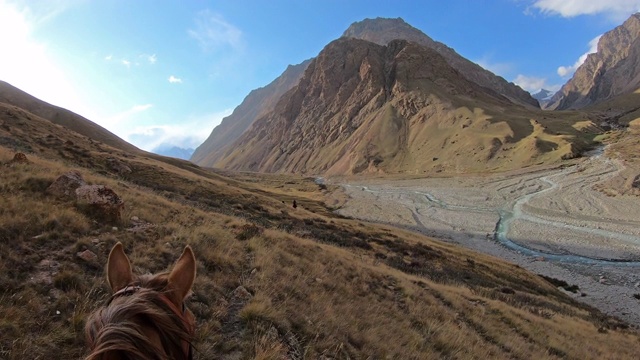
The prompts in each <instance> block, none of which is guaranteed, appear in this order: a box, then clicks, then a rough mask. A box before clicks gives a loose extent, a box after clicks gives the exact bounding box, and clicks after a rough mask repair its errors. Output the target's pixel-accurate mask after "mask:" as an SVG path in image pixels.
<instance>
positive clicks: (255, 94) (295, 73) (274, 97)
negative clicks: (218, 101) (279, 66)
mask: <svg viewBox="0 0 640 360" xmlns="http://www.w3.org/2000/svg"><path fill="white" fill-rule="evenodd" d="M310 62H311V60H306V61H304V62H302V63H301V64H298V65H290V66H289V67H288V68H287V69H286V70H285V71H284V72H283V73H282V75H280V76H279V77H278V78H277V79H275V80H274V81H272V82H271V83H270V84H269V85H267V86H265V87H263V88H259V89H256V90H253V91H251V92H250V93H249V95H247V97H246V98H245V99H244V100H243V101H242V103H241V104H240V105H239V106H238V107H237V108H235V110H234V111H233V113H232V114H231V115H229V116H227V117H226V118H224V119H223V120H222V123H221V124H220V125H218V126H216V128H214V129H213V131H212V132H211V135H209V137H208V138H207V140H205V141H204V142H203V143H202V144H201V145H200V146H198V148H197V149H196V150H195V151H194V153H193V155H192V156H191V161H193V162H195V163H197V164H199V165H202V166H212V165H213V164H214V163H215V162H216V161H217V160H218V159H219V157H220V155H221V154H222V149H224V148H225V147H226V146H228V145H229V144H231V143H232V142H234V141H235V140H236V139H237V138H238V137H240V135H242V133H243V132H244V131H245V130H246V129H247V128H249V126H251V124H253V122H254V121H255V120H256V119H257V118H258V117H260V116H262V115H265V114H267V113H268V112H270V111H271V110H273V108H274V107H275V104H276V102H277V101H278V99H280V97H281V96H282V95H283V94H284V93H285V92H287V91H289V90H290V89H291V88H293V87H294V86H296V85H297V84H298V81H300V78H301V77H302V74H303V73H304V70H305V69H306V68H307V66H308V65H309V63H310Z"/></svg>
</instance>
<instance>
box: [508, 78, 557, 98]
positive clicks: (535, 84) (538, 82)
mask: <svg viewBox="0 0 640 360" xmlns="http://www.w3.org/2000/svg"><path fill="white" fill-rule="evenodd" d="M513 83H514V84H516V85H518V86H520V87H521V88H523V89H524V90H526V91H528V92H530V93H532V94H535V93H537V92H538V91H540V89H546V90H550V91H558V90H560V85H558V84H549V83H548V82H547V79H546V78H541V77H535V76H525V75H522V74H518V76H516V78H515V80H513Z"/></svg>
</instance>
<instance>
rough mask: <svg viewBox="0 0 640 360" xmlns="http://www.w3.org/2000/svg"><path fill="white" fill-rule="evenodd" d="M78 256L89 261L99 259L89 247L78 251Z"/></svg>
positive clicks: (92, 261)
mask: <svg viewBox="0 0 640 360" xmlns="http://www.w3.org/2000/svg"><path fill="white" fill-rule="evenodd" d="M76 256H77V257H79V258H80V259H82V260H84V261H86V262H88V263H94V262H97V261H98V255H96V254H95V253H94V252H93V251H91V250H88V249H87V250H85V251H81V252H79V253H77V254H76Z"/></svg>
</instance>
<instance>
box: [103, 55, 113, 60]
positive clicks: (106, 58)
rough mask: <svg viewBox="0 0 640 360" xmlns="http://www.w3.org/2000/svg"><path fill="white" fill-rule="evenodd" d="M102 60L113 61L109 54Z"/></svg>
mask: <svg viewBox="0 0 640 360" xmlns="http://www.w3.org/2000/svg"><path fill="white" fill-rule="evenodd" d="M104 59H105V60H106V61H111V60H112V59H113V55H111V54H109V55H107V56H105V57H104Z"/></svg>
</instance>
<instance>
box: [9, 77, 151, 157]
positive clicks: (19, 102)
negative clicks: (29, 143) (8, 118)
mask: <svg viewBox="0 0 640 360" xmlns="http://www.w3.org/2000/svg"><path fill="white" fill-rule="evenodd" d="M0 103H6V104H10V105H14V106H17V107H20V108H22V109H25V110H27V111H29V112H31V113H32V114H34V115H37V116H40V117H42V118H44V119H47V120H49V121H51V122H52V123H54V124H58V125H61V126H64V127H66V128H67V129H70V130H72V131H75V132H77V133H79V134H82V135H84V136H87V137H90V138H92V139H94V140H97V141H101V142H103V143H105V144H107V145H109V146H112V147H114V148H117V149H121V150H125V151H130V152H135V151H140V150H139V149H138V148H136V147H135V146H133V145H131V144H129V143H128V142H126V141H124V140H122V139H120V138H119V137H118V136H116V135H115V134H113V133H111V132H110V131H109V130H107V129H105V128H103V127H102V126H100V125H98V124H96V123H94V122H92V121H91V120H88V119H86V118H84V117H82V116H80V115H78V114H75V113H73V112H71V111H69V110H67V109H63V108H61V107H58V106H54V105H51V104H49V103H46V102H44V101H42V100H40V99H37V98H35V97H33V96H31V95H29V94H27V93H26V92H24V91H22V90H20V89H18V88H16V87H14V86H12V85H10V84H8V83H6V82H4V81H0Z"/></svg>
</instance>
